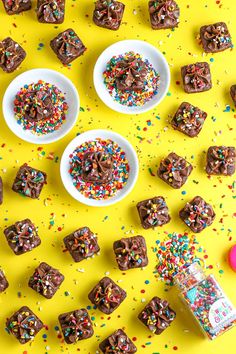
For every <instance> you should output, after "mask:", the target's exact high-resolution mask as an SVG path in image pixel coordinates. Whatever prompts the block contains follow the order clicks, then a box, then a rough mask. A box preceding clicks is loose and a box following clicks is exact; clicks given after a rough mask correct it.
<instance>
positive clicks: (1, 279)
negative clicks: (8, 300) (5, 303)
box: [0, 269, 9, 293]
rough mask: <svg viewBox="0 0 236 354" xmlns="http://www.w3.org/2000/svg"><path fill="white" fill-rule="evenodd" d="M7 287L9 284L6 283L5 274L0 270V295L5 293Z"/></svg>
mask: <svg viewBox="0 0 236 354" xmlns="http://www.w3.org/2000/svg"><path fill="white" fill-rule="evenodd" d="M8 286H9V283H8V281H7V278H6V277H5V274H4V273H3V271H2V270H1V269H0V293H2V292H3V291H5V290H6V289H7V288H8Z"/></svg>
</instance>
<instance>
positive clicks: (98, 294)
mask: <svg viewBox="0 0 236 354" xmlns="http://www.w3.org/2000/svg"><path fill="white" fill-rule="evenodd" d="M88 298H89V300H90V301H91V302H92V303H93V304H94V305H96V306H97V308H98V309H99V310H100V311H102V312H104V313H105V314H106V315H109V314H111V313H112V312H113V311H115V310H116V309H117V307H118V306H120V304H121V303H122V301H124V299H125V298H126V292H125V291H124V290H123V289H121V288H120V287H119V286H118V285H117V284H116V283H115V282H114V281H113V280H112V279H110V278H108V277H104V278H102V279H101V280H100V281H99V283H98V284H97V285H96V286H95V287H94V288H93V290H91V292H90V293H89V295H88Z"/></svg>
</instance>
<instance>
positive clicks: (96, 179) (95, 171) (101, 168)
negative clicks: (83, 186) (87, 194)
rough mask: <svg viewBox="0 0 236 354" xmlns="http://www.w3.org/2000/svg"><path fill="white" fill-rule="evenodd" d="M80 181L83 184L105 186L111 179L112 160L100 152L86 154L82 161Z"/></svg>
mask: <svg viewBox="0 0 236 354" xmlns="http://www.w3.org/2000/svg"><path fill="white" fill-rule="evenodd" d="M82 179H83V180H84V181H85V182H89V183H96V184H106V183H108V182H110V181H111V180H112V179H113V158H112V155H111V154H106V153H104V152H100V151H93V152H86V153H85V154H84V156H83V160H82Z"/></svg>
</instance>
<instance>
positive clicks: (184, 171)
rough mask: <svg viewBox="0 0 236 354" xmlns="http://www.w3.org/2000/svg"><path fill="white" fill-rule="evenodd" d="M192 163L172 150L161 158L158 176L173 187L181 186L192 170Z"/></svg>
mask: <svg viewBox="0 0 236 354" xmlns="http://www.w3.org/2000/svg"><path fill="white" fill-rule="evenodd" d="M192 170H193V167H192V165H191V164H190V163H189V162H188V161H187V160H185V159H184V158H183V157H181V156H179V155H177V154H175V153H174V152H171V153H170V154H169V155H168V156H167V157H166V158H164V159H163V160H161V163H160V166H159V168H158V171H157V174H158V176H159V177H160V178H161V179H162V180H163V181H164V182H166V183H167V184H169V185H170V186H171V187H173V188H176V189H178V188H181V187H182V186H183V185H184V184H185V182H186V181H187V179H188V176H189V175H190V173H191V172H192Z"/></svg>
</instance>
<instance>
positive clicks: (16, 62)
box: [0, 37, 26, 73]
mask: <svg viewBox="0 0 236 354" xmlns="http://www.w3.org/2000/svg"><path fill="white" fill-rule="evenodd" d="M25 57H26V52H25V51H24V49H23V48H22V47H21V46H20V45H19V43H17V42H15V41H14V40H13V39H12V38H10V37H7V38H5V39H4V40H3V41H1V42H0V68H2V70H3V71H5V72H6V73H12V72H13V71H15V70H16V69H17V68H18V67H19V66H20V64H21V63H22V61H23V60H24V59H25Z"/></svg>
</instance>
